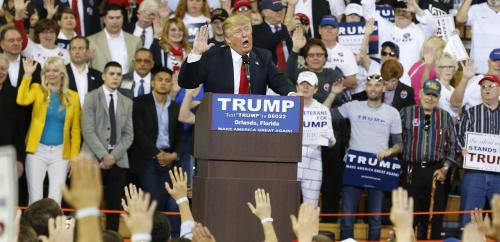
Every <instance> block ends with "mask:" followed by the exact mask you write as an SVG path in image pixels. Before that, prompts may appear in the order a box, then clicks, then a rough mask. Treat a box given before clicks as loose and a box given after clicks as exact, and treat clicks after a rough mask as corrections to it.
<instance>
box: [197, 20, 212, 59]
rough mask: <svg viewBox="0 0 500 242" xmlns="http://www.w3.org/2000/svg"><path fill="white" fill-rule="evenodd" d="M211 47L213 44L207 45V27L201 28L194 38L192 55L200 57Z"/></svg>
mask: <svg viewBox="0 0 500 242" xmlns="http://www.w3.org/2000/svg"><path fill="white" fill-rule="evenodd" d="M212 46H214V44H213V43H210V44H208V25H204V26H201V28H200V29H199V30H198V32H197V33H196V35H195V37H194V42H193V53H194V54H198V55H201V54H203V53H205V51H207V50H208V49H210V48H211V47H212Z"/></svg>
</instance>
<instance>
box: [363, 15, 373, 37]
mask: <svg viewBox="0 0 500 242" xmlns="http://www.w3.org/2000/svg"><path fill="white" fill-rule="evenodd" d="M373 31H375V19H373V18H370V19H368V20H367V21H366V24H365V35H371V34H372V33H373Z"/></svg>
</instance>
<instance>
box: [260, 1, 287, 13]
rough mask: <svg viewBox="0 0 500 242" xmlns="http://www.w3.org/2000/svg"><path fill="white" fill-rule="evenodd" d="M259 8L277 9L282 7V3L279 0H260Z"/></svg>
mask: <svg viewBox="0 0 500 242" xmlns="http://www.w3.org/2000/svg"><path fill="white" fill-rule="evenodd" d="M260 8H261V9H262V10H264V9H271V10H273V11H279V10H281V9H283V4H281V0H262V1H261V2H260Z"/></svg>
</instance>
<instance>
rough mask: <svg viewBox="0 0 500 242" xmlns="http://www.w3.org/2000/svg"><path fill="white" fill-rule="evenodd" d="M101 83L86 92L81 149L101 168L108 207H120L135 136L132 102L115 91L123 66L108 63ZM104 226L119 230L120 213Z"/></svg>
mask: <svg viewBox="0 0 500 242" xmlns="http://www.w3.org/2000/svg"><path fill="white" fill-rule="evenodd" d="M102 80H103V81H104V85H102V86H101V87H100V88H98V89H95V90H93V91H91V92H89V93H88V94H87V96H86V97H85V101H84V104H83V110H82V133H83V146H82V152H88V153H90V154H93V155H94V156H95V158H96V159H97V161H98V162H99V166H100V167H101V169H102V179H103V183H104V185H105V187H104V199H105V201H106V203H105V205H106V208H107V209H114V210H115V209H116V210H120V209H121V198H122V197H123V187H124V186H125V183H126V181H127V170H128V168H129V162H128V157H127V149H128V148H129V147H130V145H131V144H132V141H133V139H134V129H133V124H132V106H133V103H132V101H131V100H130V99H129V98H127V97H125V96H124V95H122V94H120V92H118V88H119V87H120V83H121V81H122V68H121V65H120V64H119V63H117V62H113V61H112V62H108V63H107V64H106V65H105V67H104V72H103V73H102ZM106 221H107V225H106V228H107V229H111V230H115V231H118V225H119V215H114V214H113V215H110V214H108V215H107V217H106Z"/></svg>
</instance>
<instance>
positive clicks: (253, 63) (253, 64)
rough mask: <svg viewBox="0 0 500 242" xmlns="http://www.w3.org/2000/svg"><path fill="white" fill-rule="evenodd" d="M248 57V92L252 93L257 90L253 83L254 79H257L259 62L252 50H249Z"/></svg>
mask: <svg viewBox="0 0 500 242" xmlns="http://www.w3.org/2000/svg"><path fill="white" fill-rule="evenodd" d="M249 59H250V80H249V82H250V94H252V93H254V91H257V87H255V86H254V84H255V83H257V82H256V81H255V80H257V75H258V73H259V72H258V71H257V70H258V69H259V68H260V63H259V61H258V60H257V56H255V53H254V52H253V51H251V52H250V54H249Z"/></svg>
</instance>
